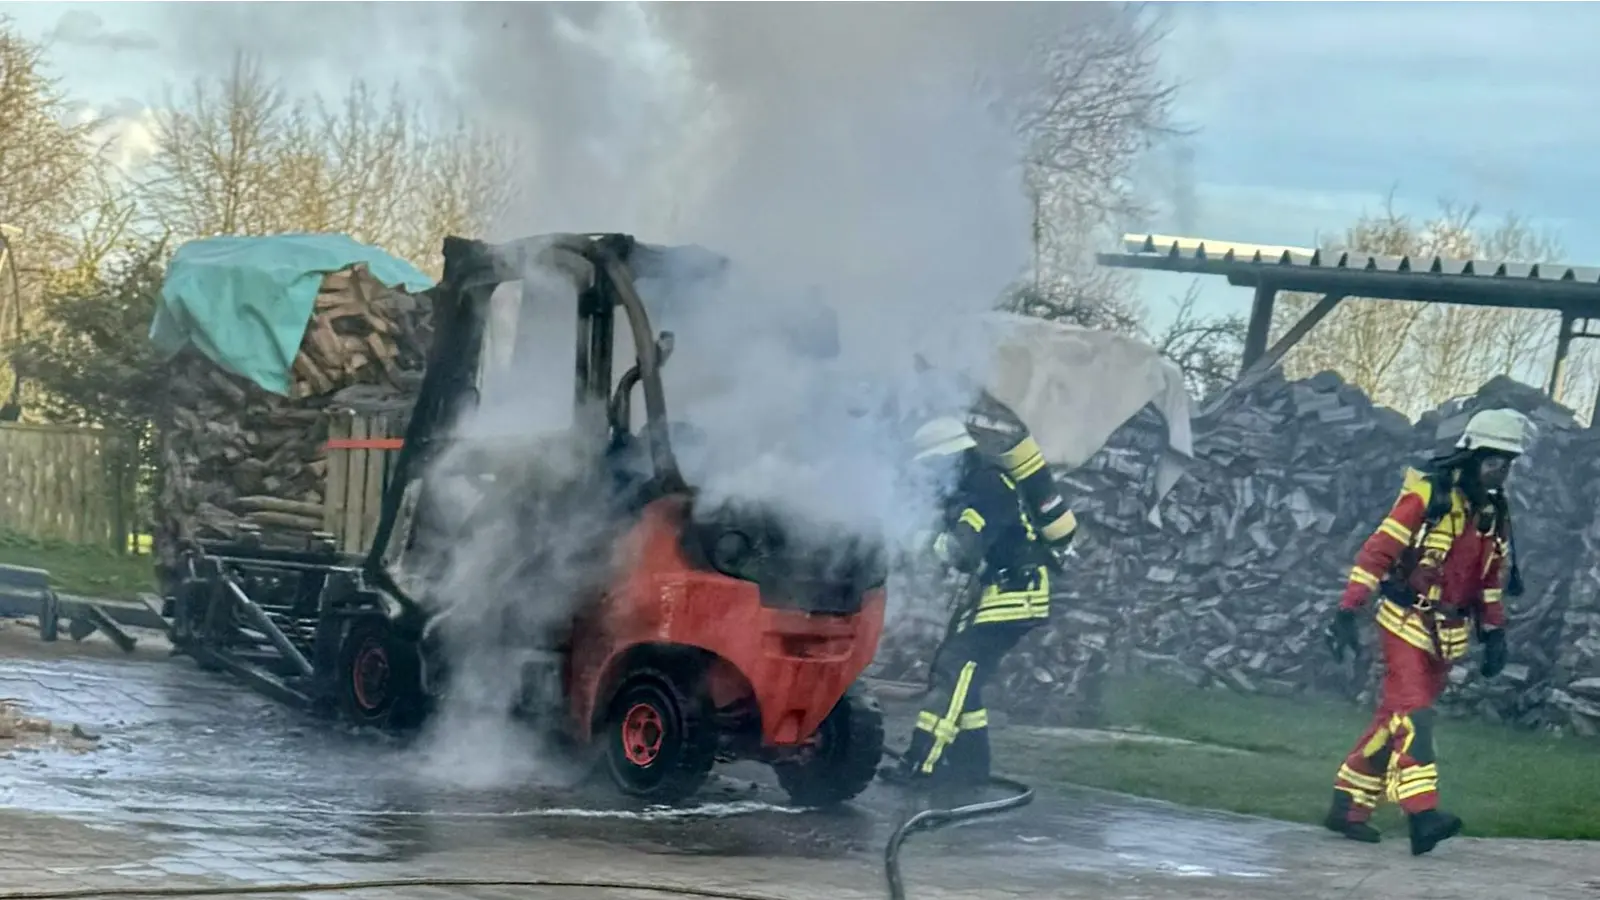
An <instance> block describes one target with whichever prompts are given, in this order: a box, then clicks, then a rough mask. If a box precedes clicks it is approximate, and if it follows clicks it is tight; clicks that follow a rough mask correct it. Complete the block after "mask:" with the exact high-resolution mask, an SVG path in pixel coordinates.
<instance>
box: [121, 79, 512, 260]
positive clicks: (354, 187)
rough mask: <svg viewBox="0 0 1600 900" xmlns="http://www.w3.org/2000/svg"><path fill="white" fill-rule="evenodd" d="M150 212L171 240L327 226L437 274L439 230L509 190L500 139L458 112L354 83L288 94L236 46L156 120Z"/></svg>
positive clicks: (474, 222) (472, 222) (460, 226)
mask: <svg viewBox="0 0 1600 900" xmlns="http://www.w3.org/2000/svg"><path fill="white" fill-rule="evenodd" d="M156 145H157V150H156V154H155V158H154V160H153V163H154V169H155V173H156V174H155V177H153V178H151V179H150V180H149V181H148V182H147V184H146V185H145V186H144V199H145V201H146V203H147V204H148V208H149V211H150V213H151V214H152V215H153V217H154V218H155V219H156V220H157V221H158V222H159V223H160V225H161V226H162V227H163V228H164V229H165V230H167V231H169V232H171V233H173V234H174V235H176V236H177V237H179V238H180V239H181V238H193V237H202V236H207V235H214V234H272V233H279V232H339V233H345V234H349V235H351V236H353V237H355V238H357V239H358V240H362V241H365V242H368V243H372V244H375V245H378V246H381V247H384V248H385V249H387V250H389V251H390V252H391V253H394V254H396V255H397V256H401V257H404V258H407V259H410V260H411V261H413V262H415V263H416V264H418V265H419V266H422V267H423V268H425V269H432V270H434V271H435V273H437V267H438V265H439V262H440V261H439V259H438V253H439V244H440V240H441V239H442V238H443V237H444V235H445V234H447V233H452V232H456V233H468V234H471V233H476V232H479V231H481V230H482V229H483V228H485V227H487V225H488V224H489V223H490V222H491V221H492V220H493V219H494V217H495V216H497V215H498V214H499V213H500V212H501V210H503V209H504V207H505V205H506V204H507V203H508V202H509V201H510V200H511V198H512V194H511V192H510V191H509V190H508V189H507V185H506V183H505V182H506V177H507V173H508V172H509V169H510V161H511V155H510V147H509V145H508V144H507V143H506V142H505V141H504V140H502V139H500V138H498V137H496V136H495V135H493V134H488V133H485V132H484V131H483V130H482V129H478V128H475V127H473V126H472V125H471V123H468V122H465V121H462V122H459V123H457V124H456V127H455V128H454V129H437V128H431V127H429V123H428V122H427V120H426V119H425V118H424V117H423V116H422V115H421V114H420V112H418V111H417V110H416V109H415V108H413V107H411V106H409V105H407V104H406V102H405V101H404V100H403V99H402V98H401V97H400V96H399V95H398V94H397V93H392V94H391V95H390V96H389V97H387V98H385V99H380V98H379V97H378V96H377V95H376V94H375V93H374V92H373V91H372V90H371V89H369V88H368V87H367V85H365V84H364V83H362V82H359V81H357V82H355V83H353V84H352V85H351V87H350V90H349V92H348V93H347V94H346V95H345V96H344V97H343V98H342V99H341V100H340V101H338V102H337V103H334V104H329V103H325V102H323V101H321V100H318V101H316V102H313V103H309V104H307V103H293V102H290V101H289V100H288V99H287V98H286V96H285V93H284V90H283V88H282V87H281V86H280V85H279V84H278V83H276V82H273V81H271V80H269V79H267V78H266V77H265V76H263V74H262V73H261V70H260V68H259V66H258V65H257V64H256V63H255V62H254V61H253V60H252V59H251V58H249V57H248V56H245V55H243V54H241V55H239V56H238V57H236V60H235V63H234V66H233V69H232V70H231V71H230V72H229V74H228V75H227V76H225V77H223V78H222V79H220V80H218V81H215V82H205V81H201V82H196V83H195V84H194V85H193V86H192V87H191V89H190V91H189V93H188V95H187V96H186V97H185V98H184V99H183V100H181V101H178V100H173V101H170V102H169V104H168V108H167V109H166V110H165V111H164V112H162V113H161V114H160V116H159V118H158V121H157V126H156Z"/></svg>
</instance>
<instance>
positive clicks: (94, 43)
mask: <svg viewBox="0 0 1600 900" xmlns="http://www.w3.org/2000/svg"><path fill="white" fill-rule="evenodd" d="M105 26H106V23H105V20H104V19H102V18H100V17H99V16H97V15H95V14H94V13H92V12H89V11H87V10H82V9H74V10H68V11H67V12H64V13H62V14H61V18H59V19H57V20H56V24H55V27H53V28H51V29H50V30H49V31H48V32H46V34H45V40H46V41H50V42H54V43H61V44H70V45H73V46H78V47H93V48H96V49H100V50H110V51H112V52H113V53H116V52H121V51H124V50H158V49H160V47H161V42H160V41H158V40H156V38H155V36H154V35H151V34H149V33H147V32H143V31H138V30H135V29H125V30H122V31H108V30H107V29H106V27H105Z"/></svg>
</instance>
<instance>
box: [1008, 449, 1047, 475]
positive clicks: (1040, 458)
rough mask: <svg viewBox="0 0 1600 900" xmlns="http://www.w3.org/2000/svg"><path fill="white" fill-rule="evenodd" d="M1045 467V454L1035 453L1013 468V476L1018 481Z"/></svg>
mask: <svg viewBox="0 0 1600 900" xmlns="http://www.w3.org/2000/svg"><path fill="white" fill-rule="evenodd" d="M1043 468H1044V455H1043V454H1040V453H1035V454H1034V455H1032V456H1030V457H1028V458H1027V459H1025V460H1023V461H1022V462H1021V463H1019V464H1018V465H1016V466H1014V467H1013V468H1012V469H1011V477H1012V478H1015V479H1016V480H1018V481H1021V480H1023V479H1024V478H1027V477H1029V476H1030V475H1033V474H1034V473H1036V472H1038V471H1039V470H1040V469H1043Z"/></svg>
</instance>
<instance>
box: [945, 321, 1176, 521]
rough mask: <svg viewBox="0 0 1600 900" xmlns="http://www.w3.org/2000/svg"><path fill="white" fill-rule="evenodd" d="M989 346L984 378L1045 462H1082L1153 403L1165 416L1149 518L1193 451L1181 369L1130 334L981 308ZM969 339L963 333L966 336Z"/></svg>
mask: <svg viewBox="0 0 1600 900" xmlns="http://www.w3.org/2000/svg"><path fill="white" fill-rule="evenodd" d="M983 327H984V328H985V330H986V331H988V332H989V335H988V337H989V339H990V341H991V343H990V346H991V347H993V348H994V351H995V352H994V354H993V356H992V358H991V361H990V362H989V364H988V365H989V371H988V375H987V377H986V378H984V379H983V381H984V386H985V387H986V388H987V389H988V391H989V393H991V394H993V395H994V396H995V398H996V399H998V400H999V401H1000V402H1002V403H1004V404H1006V405H1007V406H1009V407H1011V409H1012V410H1013V411H1014V412H1016V413H1017V415H1018V416H1020V417H1021V418H1022V421H1023V422H1025V423H1026V424H1027V426H1028V429H1029V430H1030V431H1031V432H1032V433H1033V437H1034V440H1036V441H1037V442H1038V443H1039V447H1040V449H1041V450H1043V451H1044V455H1045V459H1046V460H1048V461H1049V462H1050V463H1051V464H1052V465H1058V466H1064V467H1068V468H1073V467H1077V466H1080V465H1083V463H1084V462H1086V461H1087V460H1088V459H1089V458H1090V457H1091V456H1093V455H1094V454H1095V453H1096V452H1098V451H1099V450H1100V448H1101V447H1103V446H1104V445H1105V443H1106V441H1107V440H1108V439H1109V438H1110V437H1111V434H1112V433H1113V432H1115V431H1116V430H1117V429H1118V428H1120V427H1122V425H1123V424H1124V423H1126V422H1127V421H1128V420H1129V419H1131V418H1133V416H1134V415H1136V414H1137V413H1138V412H1139V410H1141V409H1143V408H1144V406H1145V404H1147V403H1148V404H1153V405H1154V406H1155V408H1156V411H1157V412H1159V413H1160V414H1161V416H1162V418H1164V419H1165V420H1166V423H1167V447H1168V452H1166V453H1164V454H1162V456H1161V459H1160V460H1159V462H1158V464H1157V469H1156V484H1155V498H1154V499H1155V502H1154V504H1153V505H1152V507H1151V510H1150V514H1149V517H1150V521H1151V522H1152V523H1154V524H1160V513H1159V511H1158V507H1159V504H1160V502H1161V499H1162V498H1163V497H1165V496H1166V495H1167V493H1168V492H1169V491H1171V490H1172V487H1173V485H1174V484H1176V483H1177V481H1178V479H1179V478H1180V477H1182V475H1183V472H1184V470H1185V465H1186V463H1187V461H1188V460H1189V459H1191V458H1192V457H1193V455H1194V441H1193V432H1192V431H1191V425H1190V421H1189V415H1190V410H1189V394H1188V391H1187V390H1186V389H1185V387H1184V383H1183V373H1182V371H1181V370H1179V369H1178V367H1177V366H1176V365H1175V364H1174V363H1173V362H1172V361H1171V360H1168V359H1165V358H1164V357H1162V356H1161V354H1160V353H1158V352H1157V351H1156V349H1155V348H1154V347H1152V346H1150V345H1149V344H1147V343H1145V342H1143V341H1140V340H1138V339H1136V338H1132V337H1128V336H1126V335H1122V334H1117V333H1115V332H1109V331H1097V330H1094V329H1089V328H1080V327H1076V326H1073V325H1065V324H1062V323H1059V322H1048V321H1045V320H1043V319H1035V318H1030V317H1026V316H1018V315H1012V314H1008V313H993V314H991V315H988V316H985V317H984V319H983ZM969 340H970V338H969Z"/></svg>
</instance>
